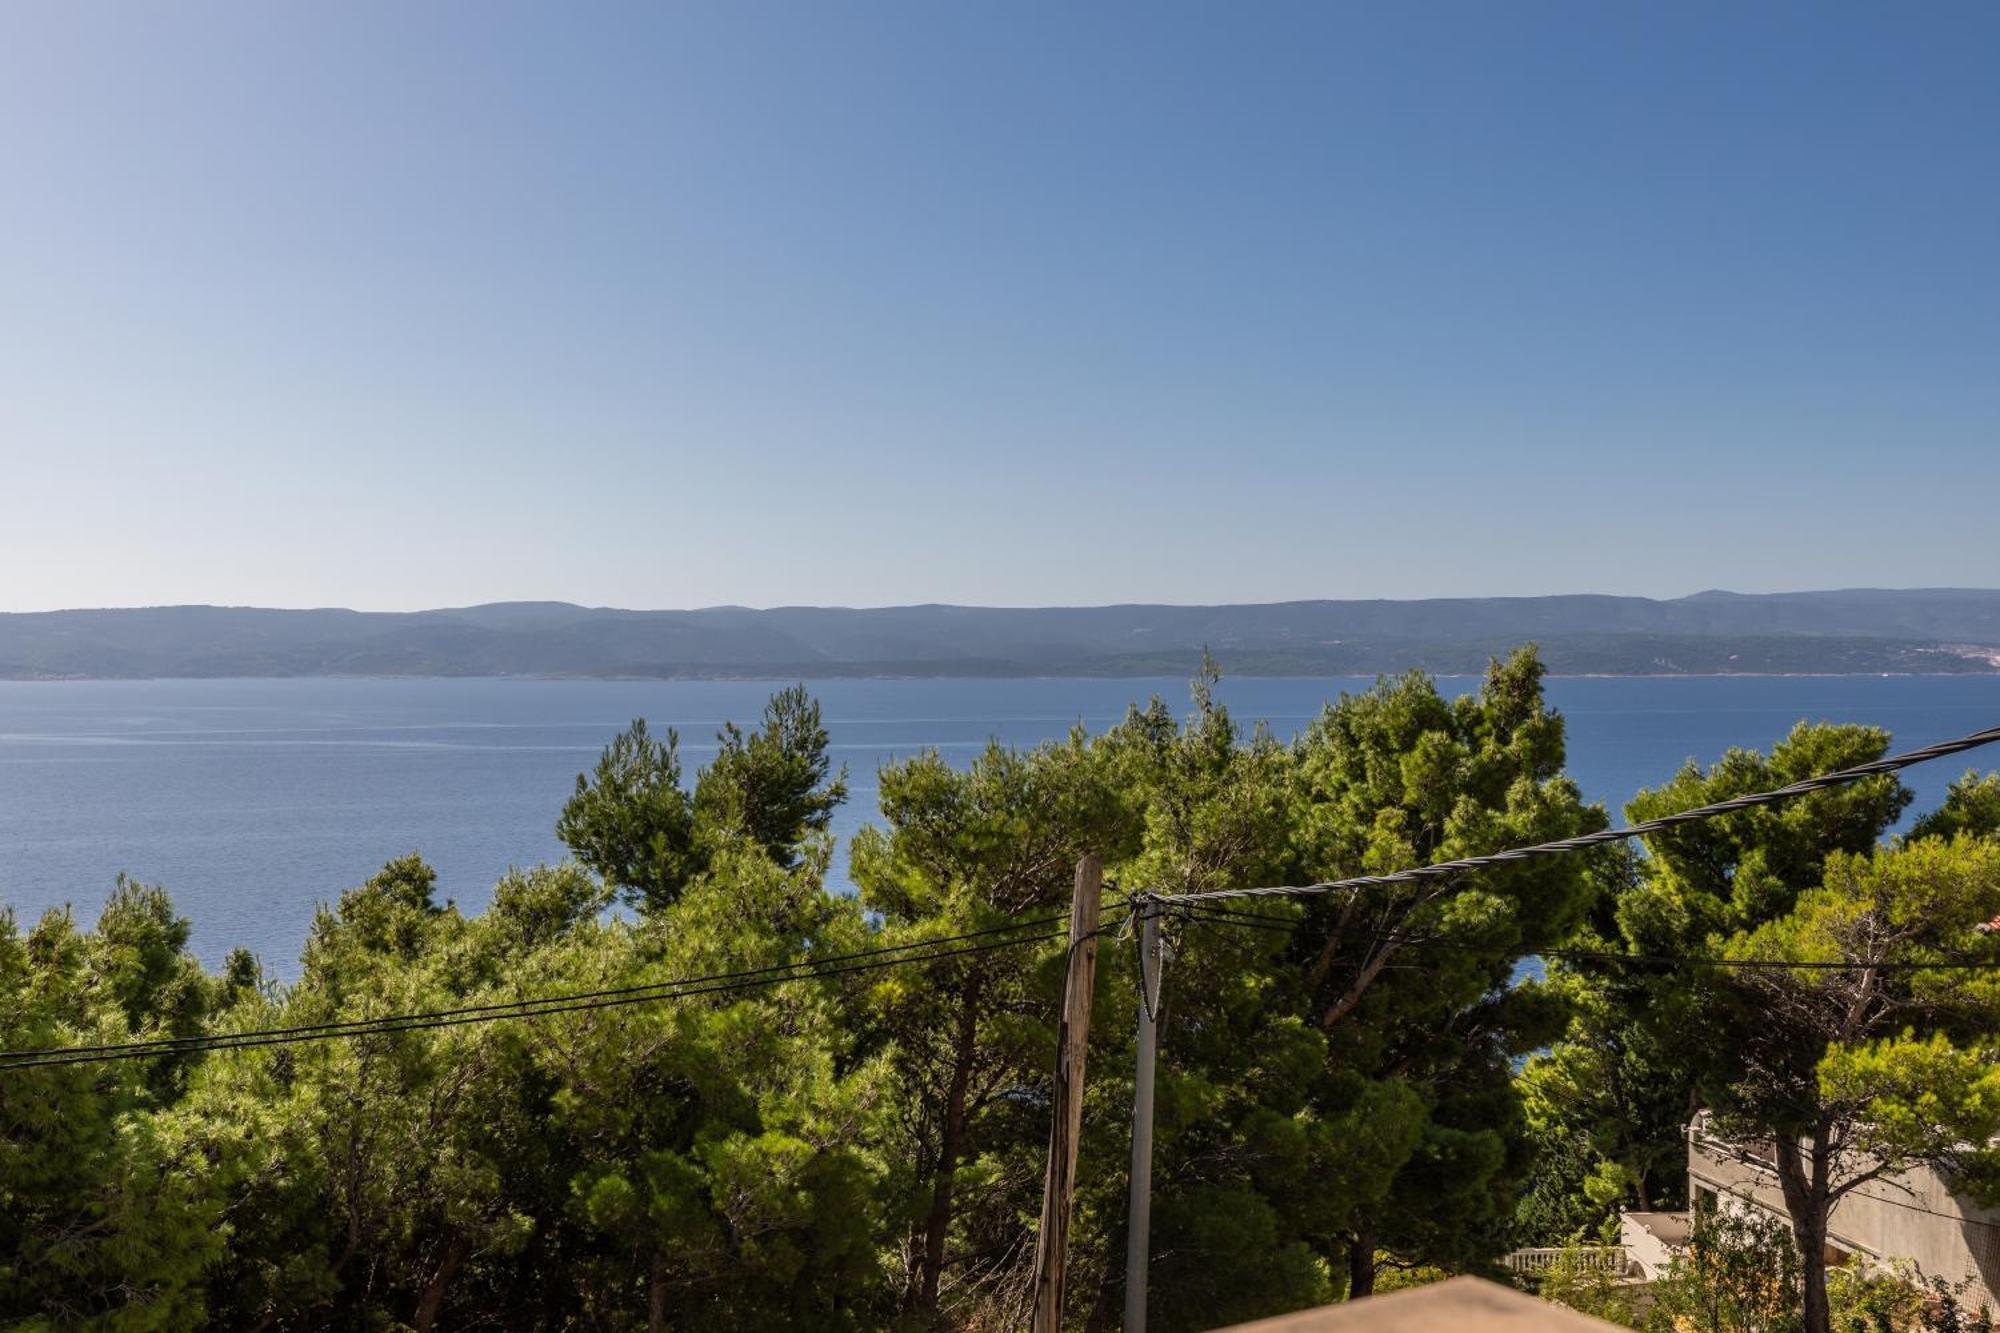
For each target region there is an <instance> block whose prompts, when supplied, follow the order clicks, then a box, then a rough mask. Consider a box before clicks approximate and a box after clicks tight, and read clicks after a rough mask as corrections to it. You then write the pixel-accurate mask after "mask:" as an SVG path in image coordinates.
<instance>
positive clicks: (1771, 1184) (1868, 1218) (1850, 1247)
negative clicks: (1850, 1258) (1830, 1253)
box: [1688, 1121, 2000, 1310]
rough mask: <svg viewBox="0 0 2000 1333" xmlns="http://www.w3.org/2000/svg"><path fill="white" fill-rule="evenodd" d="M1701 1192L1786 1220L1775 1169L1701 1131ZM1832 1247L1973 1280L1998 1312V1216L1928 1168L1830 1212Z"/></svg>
mask: <svg viewBox="0 0 2000 1333" xmlns="http://www.w3.org/2000/svg"><path fill="white" fill-rule="evenodd" d="M1702 1191H1708V1192H1709V1193H1711V1194H1714V1195H1716V1196H1717V1197H1718V1200H1719V1202H1721V1203H1723V1204H1724V1205H1725V1206H1726V1205H1727V1203H1728V1201H1729V1200H1730V1199H1731V1198H1736V1199H1745V1200H1748V1201H1749V1202H1751V1203H1754V1204H1755V1205H1756V1206H1758V1207H1760V1208H1763V1209H1765V1210H1766V1211H1768V1212H1770V1213H1772V1214H1775V1215H1776V1216H1777V1217H1778V1218H1779V1220H1781V1221H1783V1220H1786V1218H1787V1216H1788V1215H1787V1213H1786V1212H1785V1198H1784V1193H1783V1191H1782V1190H1781V1189H1780V1188H1779V1186H1778V1176H1777V1172H1776V1170H1775V1169H1774V1168H1773V1167H1772V1166H1771V1165H1770V1164H1769V1163H1768V1161H1765V1160H1759V1159H1757V1158H1755V1157H1754V1155H1750V1156H1749V1159H1748V1160H1746V1158H1745V1157H1744V1156H1738V1155H1735V1154H1734V1153H1732V1151H1731V1150H1730V1148H1729V1147H1728V1146H1727V1145H1725V1144H1721V1143H1719V1142H1717V1141H1715V1140H1714V1139H1711V1138H1710V1137H1709V1136H1708V1135H1707V1134H1705V1133H1703V1132H1702V1129H1701V1125H1700V1122H1699V1121H1697V1122H1696V1123H1695V1124H1694V1125H1692V1126H1690V1127H1689V1133H1688V1197H1689V1199H1690V1200H1692V1199H1695V1198H1698V1197H1699V1196H1700V1193H1701V1192H1702ZM1827 1233H1828V1236H1827V1238H1828V1240H1829V1242H1830V1243H1831V1244H1832V1245H1833V1246H1835V1247H1837V1248H1838V1249H1839V1250H1841V1251H1844V1252H1845V1253H1847V1254H1851V1255H1855V1256H1858V1257H1859V1258H1860V1259H1861V1260H1862V1261H1863V1262H1865V1263H1869V1264H1872V1265H1881V1266H1889V1265H1894V1264H1897V1263H1910V1262H1914V1263H1915V1264H1916V1265H1917V1268H1918V1270H1919V1271H1920V1272H1922V1273H1923V1274H1924V1275H1926V1276H1931V1277H1942V1278H1944V1279H1945V1280H1946V1281H1949V1282H1957V1281H1960V1280H1961V1279H1965V1278H1970V1279H1972V1281H1973V1282H1974V1283H1975V1284H1976V1285H1975V1288H1974V1290H1973V1291H1972V1292H1971V1293H1969V1294H1971V1295H1972V1296H1973V1297H1974V1298H1975V1299H1979V1298H1983V1299H1984V1300H1985V1301H1986V1303H1987V1305H1988V1306H1989V1307H1991V1308H1993V1309H1995V1310H2000V1209H1991V1208H1979V1207H1977V1206H1975V1205H1974V1204H1972V1203H1971V1202H1969V1201H1967V1200H1964V1199H1961V1198H1958V1197H1956V1196H1955V1195H1953V1194H1952V1192H1951V1190H1950V1189H1949V1188H1947V1187H1946V1185H1945V1183H1944V1182H1943V1181H1942V1180H1941V1179H1939V1177H1938V1175H1937V1173H1936V1172H1934V1171H1932V1170H1930V1169H1929V1168H1928V1167H1925V1168H1920V1169H1918V1170H1915V1171H1912V1172H1909V1173H1907V1174H1905V1175H1900V1176H1894V1177H1886V1178H1884V1179H1881V1180H1872V1181H1869V1182H1868V1183H1867V1184H1866V1185H1863V1186H1861V1187H1860V1188H1859V1189H1857V1190H1855V1191H1854V1192H1853V1193H1851V1194H1849V1195H1847V1197H1845V1198H1843V1199H1842V1200H1841V1201H1840V1202H1839V1203H1837V1204H1835V1205H1834V1207H1833V1213H1832V1215H1831V1216H1830V1217H1829V1219H1828V1224H1827Z"/></svg>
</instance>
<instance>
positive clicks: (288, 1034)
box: [0, 916, 1067, 1072]
mask: <svg viewBox="0 0 2000 1333" xmlns="http://www.w3.org/2000/svg"><path fill="white" fill-rule="evenodd" d="M1063 920H1065V917H1063V916H1047V917H1033V918H1027V919H1024V920H1021V921H1015V922H1009V923H1006V924H1004V925H999V926H991V927H987V928H986V929H983V930H976V931H966V932H964V933H962V934H959V935H949V936H942V937H937V938H933V939H926V940H913V941H910V942H908V943H905V944H900V945H886V946H882V947H879V948H875V949H866V950H860V951H856V952H854V953H849V954H839V955H833V956H829V957H825V958H819V959H800V960H795V961H793V962H789V963H778V964H771V965H769V966H766V967H762V968H747V969H741V970H738V971H735V972H724V973H712V974H708V975H705V976H696V977H687V978H680V979H677V980H670V981H661V982H655V983H648V984H641V985H636V986H623V987H615V988H609V989H604V990H597V991H582V992H572V993H568V994H564V995H558V996H544V997H527V998H523V999H520V1000H510V1001H496V1002H493V1003H489V1004H480V1005H465V1006H460V1007H457V1008H453V1009H438V1010H427V1011H420V1012H415V1013H405V1014H389V1015H383V1016H380V1017H377V1018H366V1019H354V1020H346V1021H341V1022H333V1023H322V1024H302V1025H296V1026H291V1027H284V1028H264V1029H251V1030H248V1031H244V1032H218V1033H202V1034H197V1035H193V1036H188V1037H169V1038H156V1039H152V1040H148V1041H138V1042H116V1043H106V1044H101V1045H95V1046H57V1047H36V1048H27V1049H23V1050H12V1051H0V1072H5V1071H8V1070H14V1069H34V1068H45V1067H48V1066H52V1065H66V1064H86V1063H98V1062H104V1061H113V1060H134V1059H147V1058H152V1057H157V1056H169V1055H177V1054H191V1053H199V1052H208V1051H216V1050H241V1049H251V1048H257V1047H264V1046H282V1045H293V1044H297V1043H300V1042H311V1041H326V1040H331V1039H336V1038H343V1037H366V1036H376V1035H386V1034H394V1033H400V1032H415V1031H423V1030H428V1029H433V1028H443V1027H456V1026H461V1025H465V1024H473V1023H486V1022H494V1021H499V1020H505V1019H517V1018H542V1017H547V1016H550V1015H556V1014H565V1013H581V1012H588V1011H592V1010H597V1009H611V1008H619V1007H624V1006H628V1005H634V1004H648V1003H653V1002H656V1001H661V1000H676V999H689V998H694V997H698V996H703V995H715V994H727V993H731V992H738V991H748V990H755V989H760V988H763V987H766V986H775V985H780V984H783V983H784V982H788V981H804V980H814V979H817V978H821V977H832V976H843V975H848V974H851V973H856V972H867V971H874V970H878V969H881V968H887V967H898V966H902V965H905V964H912V963H931V962H940V961H944V960H947V959H952V958H964V957H970V956H973V955H977V954H984V953H991V952H995V951H997V950H1000V949H1009V948H1017V947H1020V946H1022V945H1026V944H1038V943H1043V942H1046V941H1050V940H1054V939H1057V938H1060V937H1061V936H1063V935H1065V934H1066V933H1067V931H1066V929H1044V930H1041V931H1034V932H1032V933H1028V934H1018V933H1017V934H1014V935H1013V937H1012V938H1002V939H995V938H992V937H993V936H997V935H1006V934H1009V933H1010V932H1020V931H1024V930H1031V928H1032V927H1035V926H1051V925H1054V924H1055V923H1057V922H1060V921H1063ZM968 940H980V941H982V942H981V943H977V944H969V945H966V947H964V948H957V949H941V948H938V947H937V946H939V945H946V944H960V943H963V942H965V941H968Z"/></svg>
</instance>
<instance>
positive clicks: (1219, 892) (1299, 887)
mask: <svg viewBox="0 0 2000 1333" xmlns="http://www.w3.org/2000/svg"><path fill="white" fill-rule="evenodd" d="M1995 741H2000V727H1987V728H1985V729H1984V730H1982V731H1975V732H1971V733H1970V734H1968V735H1964V736H1959V737H1956V738H1954V739H1952V740H1947V741H1939V742H1937V743H1936V744H1934V745H1926V746H1922V747H1920V748H1918V749H1915V750H1906V751H1904V752H1903V753H1901V754H1892V755H1885V756H1884V757H1882V758H1880V759H1875V760H1871V761H1869V762H1868V763H1865V764H1855V765H1854V766H1852V767H1850V768H1842V769H1836V770H1835V771H1833V772H1831V773H1822V774H1820V775H1819V776H1817V777H1811V778H1804V779H1802V780H1800V781H1798V782H1793V783H1788V784H1786V785H1785V786H1783V787H1776V788H1773V789H1771V790H1769V791H1760V792H1751V793H1748V794H1747V795H1743V796H1733V797H1731V798H1729V799H1728V800H1726V801H1713V802H1711V803H1709V804H1707V805H1698V806H1693V807H1691V808H1689V809H1686V810H1678V811H1675V812H1674V813H1672V814H1666V815H1660V816H1658V817H1656V818H1653V819H1645V820H1641V821H1639V822H1638V823H1636V824H1627V825H1624V826H1622V827H1620V828H1614V829H1600V830H1598V831H1597V832H1595V833H1582V834H1578V835H1577V836H1575V837H1572V838H1558V839H1556V840H1555V841H1553V842H1540V843H1535V844H1533V845H1531V846H1527V847H1510V848H1508V849H1506V850H1505V851H1499V852H1487V853H1484V854H1483V855H1479V856H1464V857H1460V858H1458V859H1457V860H1453V861H1435V862H1432V863H1431V864H1429V865H1422V866H1413V867H1411V868H1410V869H1408V870H1394V871H1389V872H1387V873H1385V874H1381V875H1353V876H1350V877H1348V878H1346V879H1332V880H1320V881H1317V882H1315V883H1311V884H1268V885H1261V886H1258V887H1254V888H1241V889H1205V890H1202V891H1200V892H1196V893H1183V894H1174V895H1172V898H1173V900H1176V901H1183V902H1198V901H1208V902H1219V901H1223V900H1226V899H1231V898H1310V897H1315V896H1318V895H1321V894H1328V893H1339V892H1342V891H1344V890H1348V889H1367V888H1386V887H1388V886H1390V885H1394V884H1411V883H1417V882H1420V881H1422V880H1427V879H1437V878H1441V877H1443V876H1447V875H1456V874H1462V873H1464V872H1466V871H1469V870H1485V869H1490V868H1492V867H1495V866H1503V865H1509V864H1512V863H1514V862H1519V861H1526V860H1531V859H1533V858H1535V857H1538V856H1560V855H1563V854H1565V853H1568V852H1577V851H1583V850H1584V849H1586V848H1590V847H1601V846H1604V845H1606V844H1608V843H1614V842H1625V841H1629V840H1630V839H1633V838H1643V837H1645V836H1646V835H1647V834H1650V833H1659V832H1663V831H1664V830H1666V829H1670V828H1674V827H1676V826H1678V825H1681V824H1692V823H1697V822H1699V821H1701V820H1704V819H1714V818H1716V817H1717V816H1718V815H1726V814H1733V813H1735V812H1736V811H1739V810H1750V809H1754V808H1756V807H1758V806H1765V805H1773V804H1776V803H1777V802H1779V801H1786V800H1790V799H1791V798H1793V797H1795V796H1804V795H1807V794H1809V793H1811V792H1816V791H1823V790H1825V789H1827V788H1829V787H1840V786H1845V785H1846V784H1848V783H1850V782H1859V781H1861V780H1862V779H1863V778H1872V777H1881V776H1883V775H1886V774H1889V773H1896V772H1900V771H1901V770H1903V769H1906V768H1910V767H1912V766H1913V765H1916V764H1922V763H1928V762H1929V761H1931V760H1933V759H1943V758H1945V757H1946V756H1948V755H1954V754H1963V753H1964V752H1965V751H1967V750H1976V749H1978V748H1979V747H1980V746H1982V745H1991V744H1993V743H1994V742H1995ZM1142 896H1144V897H1148V898H1159V897H1160V896H1161V895H1156V894H1153V895H1142Z"/></svg>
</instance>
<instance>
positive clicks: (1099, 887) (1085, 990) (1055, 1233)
mask: <svg viewBox="0 0 2000 1333" xmlns="http://www.w3.org/2000/svg"><path fill="white" fill-rule="evenodd" d="M1103 893H1104V866H1103V863H1102V862H1100V861H1099V860H1098V859H1097V858H1096V857H1095V856H1086V857H1084V858H1083V859H1082V860H1081V861H1078V862H1077V863H1076V893H1075V896H1074V897H1073V898H1072V899H1071V901H1070V909H1069V971H1068V974H1067V977H1066V980H1065V982H1064V985H1063V1007H1062V1021H1061V1023H1060V1024H1059V1026H1058V1027H1057V1028H1056V1079H1055V1096H1054V1097H1053V1098H1052V1101H1053V1103H1054V1105H1053V1107H1052V1108H1051V1109H1052V1111H1053V1114H1052V1115H1051V1117H1050V1119H1049V1169H1048V1176H1047V1179H1046V1180H1045V1182H1044V1184H1043V1186H1042V1229H1041V1231H1040V1233H1039V1234H1038V1235H1037V1236H1036V1238H1035V1318H1034V1333H1056V1331H1057V1330H1058V1329H1060V1328H1061V1327H1062V1308H1063V1278H1064V1275H1065V1271H1066V1269H1067V1266H1068V1263H1069V1215H1070V1199H1071V1196H1072V1195H1073V1194H1075V1192H1076V1142H1077V1136H1078V1135H1079V1134H1080V1133H1081V1132H1082V1129H1083V1062H1084V1058H1085V1057H1086V1056H1087V1055H1088V1054H1089V1050H1090V994H1091V988H1092V985H1093V983H1095V981H1096V979H1097V912H1098V907H1099V904H1100V902H1101V899H1102V897H1103Z"/></svg>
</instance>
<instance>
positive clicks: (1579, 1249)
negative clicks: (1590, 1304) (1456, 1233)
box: [1500, 1245, 1632, 1273]
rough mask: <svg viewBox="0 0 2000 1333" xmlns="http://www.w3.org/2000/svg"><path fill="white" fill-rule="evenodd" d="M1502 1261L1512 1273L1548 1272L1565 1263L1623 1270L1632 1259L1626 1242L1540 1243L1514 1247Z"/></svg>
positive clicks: (1588, 1268) (1590, 1268)
mask: <svg viewBox="0 0 2000 1333" xmlns="http://www.w3.org/2000/svg"><path fill="white" fill-rule="evenodd" d="M1500 1262H1501V1263H1502V1264H1503V1265H1504V1266H1505V1267H1506V1268H1507V1270H1508V1271H1509V1272H1512V1273H1546V1272H1548V1271H1549V1270H1550V1269H1552V1268H1555V1267H1556V1266H1557V1265H1559V1264H1563V1263H1570V1264H1574V1265H1576V1266H1577V1267H1578V1268H1581V1269H1583V1270H1585V1271H1586V1272H1593V1273H1623V1272H1624V1271H1625V1270H1626V1269H1627V1268H1628V1267H1630V1266H1631V1262H1632V1261H1631V1258H1630V1256H1628V1255H1627V1254H1626V1253H1625V1247H1624V1246H1623V1245H1538V1246H1535V1247H1533V1248H1531V1249H1526V1250H1514V1251H1512V1252H1510V1253H1509V1254H1508V1255H1507V1256H1506V1257H1505V1258H1504V1259H1502V1260H1501V1261H1500Z"/></svg>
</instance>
